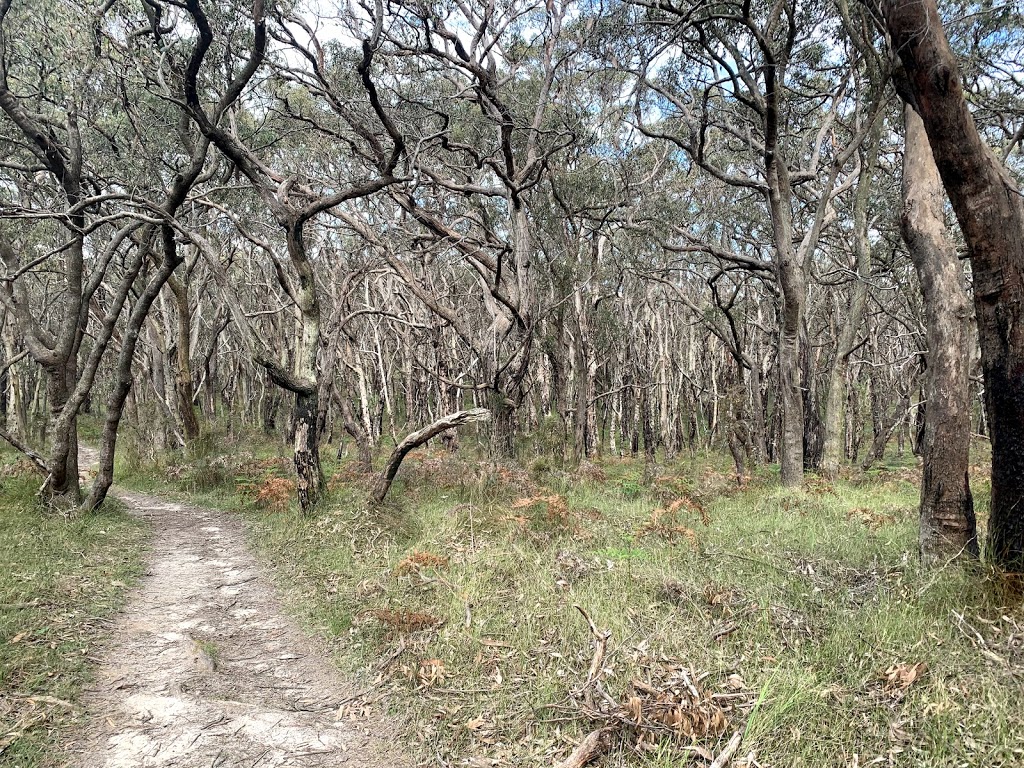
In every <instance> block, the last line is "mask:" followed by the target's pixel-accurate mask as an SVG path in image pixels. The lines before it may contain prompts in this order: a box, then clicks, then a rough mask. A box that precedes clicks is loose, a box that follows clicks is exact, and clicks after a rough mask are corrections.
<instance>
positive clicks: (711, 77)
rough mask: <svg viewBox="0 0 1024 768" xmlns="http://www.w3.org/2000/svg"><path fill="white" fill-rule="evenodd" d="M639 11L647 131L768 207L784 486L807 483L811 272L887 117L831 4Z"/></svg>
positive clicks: (640, 105)
mask: <svg viewBox="0 0 1024 768" xmlns="http://www.w3.org/2000/svg"><path fill="white" fill-rule="evenodd" d="M631 4H632V5H634V6H637V7H639V8H640V10H641V11H642V13H641V14H640V15H639V17H638V19H637V21H638V22H639V23H641V24H646V25H649V26H650V27H651V28H652V29H653V32H652V33H651V39H650V40H649V41H647V42H645V43H644V44H643V46H642V48H641V49H640V50H641V54H640V58H639V59H634V60H633V61H632V63H631V66H632V68H633V69H634V70H635V71H636V73H637V79H638V82H639V84H640V87H639V88H638V98H637V108H636V119H637V123H638V124H639V125H641V126H643V130H644V131H645V132H646V133H647V134H648V135H650V136H652V137H656V138H659V139H663V140H666V141H670V142H672V143H673V144H674V145H676V146H677V147H679V149H681V150H682V151H683V152H685V153H686V156H687V157H688V159H689V162H690V163H691V164H692V166H693V167H694V168H696V169H699V170H700V171H701V172H704V173H707V174H710V175H711V176H713V177H715V178H716V179H718V180H719V181H721V182H722V183H724V184H726V185H728V186H730V187H732V188H734V189H735V190H737V191H739V192H747V193H750V192H753V193H756V195H757V196H758V197H759V198H760V200H761V201H762V203H763V206H764V208H763V211H764V214H765V223H764V225H763V229H764V230H765V232H764V236H765V238H766V239H767V240H768V241H769V242H771V244H772V249H773V252H772V254H771V258H770V262H769V265H768V266H769V267H770V269H771V270H772V272H773V273H774V276H775V280H776V282H777V285H778V287H779V293H780V298H781V306H780V309H779V334H778V351H777V358H778V374H779V404H780V410H781V450H780V458H781V477H782V481H783V483H785V484H787V485H796V484H799V483H800V482H801V480H802V476H803V470H804V464H805V451H804V445H805V440H807V435H806V434H805V409H807V408H808V407H810V406H809V405H808V404H807V403H805V393H806V391H807V387H806V384H807V382H806V381H804V380H803V371H802V368H803V367H804V366H802V364H801V363H802V356H805V355H806V354H807V352H806V334H807V327H806V316H805V312H806V303H807V284H808V276H809V269H810V263H811V260H812V258H813V256H814V253H815V250H816V248H817V245H818V242H819V239H820V236H821V233H822V230H823V229H824V228H825V227H827V226H828V225H829V224H830V223H831V222H832V221H834V219H835V216H836V211H835V208H834V206H833V202H834V200H835V199H836V198H837V197H838V196H839V195H841V194H842V193H844V192H845V191H846V190H847V189H848V188H849V187H850V186H851V185H852V183H853V181H854V179H855V178H856V173H855V172H853V171H851V169H850V167H849V165H850V163H851V161H854V162H855V161H856V153H857V149H858V147H859V145H860V143H861V142H862V140H863V138H864V136H865V133H866V130H867V128H868V126H869V125H870V124H871V123H872V122H873V120H874V119H875V115H874V114H873V112H872V108H873V109H874V110H876V111H877V106H878V105H877V103H875V104H871V103H870V102H869V103H868V105H867V107H866V108H865V106H864V105H862V104H861V102H860V101H859V100H856V99H853V98H852V95H851V82H852V80H853V76H854V67H853V65H852V63H851V58H850V57H849V56H846V55H838V56H837V55H836V53H835V51H834V50H833V49H834V48H836V47H839V46H841V45H842V43H841V39H842V38H841V30H840V29H839V28H838V25H837V24H836V22H835V21H834V17H835V14H834V10H833V8H832V7H831V6H830V4H828V3H823V2H797V1H795V0H787V1H786V2H777V3H750V2H742V3H741V2H723V3H715V4H703V3H695V4H683V5H675V4H663V3H654V2H645V0H635V2H632V3H631ZM840 50H841V48H840ZM865 111H867V112H868V114H864V112H865ZM722 224H723V226H726V227H727V226H728V225H727V223H724V222H723V223H722ZM708 245H709V246H710V245H712V244H708ZM714 245H717V244H714ZM720 250H722V251H730V250H731V251H732V254H731V255H730V256H729V258H730V259H731V260H732V261H733V262H735V263H739V264H742V263H743V262H744V261H749V260H750V259H749V257H747V256H746V255H745V254H743V253H742V249H741V248H738V247H731V248H725V249H720ZM722 255H725V254H724V253H723V254H722ZM752 266H753V265H752ZM764 266H765V264H764V263H761V262H758V263H757V264H756V266H755V268H759V269H760V268H764Z"/></svg>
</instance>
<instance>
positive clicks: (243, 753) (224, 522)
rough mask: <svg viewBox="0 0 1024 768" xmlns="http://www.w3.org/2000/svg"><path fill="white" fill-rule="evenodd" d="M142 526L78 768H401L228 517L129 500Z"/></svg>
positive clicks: (77, 755) (92, 696)
mask: <svg viewBox="0 0 1024 768" xmlns="http://www.w3.org/2000/svg"><path fill="white" fill-rule="evenodd" d="M117 495H118V497H119V498H121V499H122V500H123V501H124V502H125V503H127V504H128V505H129V506H130V507H131V508H132V510H133V511H134V512H135V513H136V514H138V515H139V516H140V517H142V518H144V519H146V520H147V521H148V522H149V523H150V525H151V526H152V532H153V539H152V551H151V552H150V554H149V556H148V569H147V572H146V575H145V577H144V578H143V580H142V583H141V585H140V588H139V589H138V590H137V592H136V593H135V594H134V596H133V597H131V599H130V600H129V603H128V605H127V606H126V608H125V610H124V612H123V614H122V616H121V617H120V619H119V620H118V621H117V624H116V627H115V629H114V632H113V637H112V640H111V641H110V642H109V643H108V644H107V646H106V647H105V652H104V655H103V659H102V661H101V663H100V665H99V669H98V671H97V675H96V679H95V681H94V683H93V684H92V686H91V687H90V689H89V690H88V691H87V692H86V694H85V695H84V696H83V700H82V706H83V707H84V708H85V710H86V712H87V713H88V718H87V719H88V722H87V725H86V727H85V733H84V734H83V735H82V736H81V738H80V739H79V740H78V742H77V743H76V744H75V745H73V747H72V754H73V755H74V757H73V759H72V763H71V764H72V765H73V766H76V768H148V767H149V766H177V767H180V768H193V767H195V768H199V767H200V766H201V768H228V767H229V766H231V767H234V766H239V767H241V766H244V767H245V768H271V767H272V766H295V767H296V768H298V767H299V766H360V767H364V766H365V768H376V767H377V766H380V767H381V768H384V767H385V766H387V767H388V768H390V767H391V766H401V765H406V764H409V761H406V760H404V759H398V758H396V757H395V754H394V751H393V749H392V751H390V752H389V750H388V747H387V744H386V741H385V740H386V738H387V736H386V734H382V733H381V732H380V729H381V728H382V726H381V725H380V724H379V723H376V722H371V721H364V720H357V721H351V720H348V719H341V720H339V708H340V705H342V704H343V703H344V702H345V701H346V699H348V698H349V697H350V696H351V692H350V691H348V690H347V689H346V687H345V685H344V684H343V682H342V681H341V679H340V677H339V675H338V673H337V671H336V669H335V668H334V666H333V665H332V664H331V662H330V661H329V660H328V659H327V658H326V657H325V656H324V655H323V654H322V653H321V652H319V651H318V650H317V648H316V647H315V646H314V645H313V644H312V643H311V642H310V640H309V639H308V638H307V637H306V636H305V635H304V634H303V633H302V632H301V631H300V630H299V628H298V627H297V626H296V624H295V623H294V621H293V620H291V619H290V618H289V617H287V616H286V615H285V614H284V613H283V611H282V609H281V605H280V603H279V601H278V598H277V596H276V594H275V590H274V587H273V585H272V584H271V583H270V582H269V580H268V579H267V577H266V576H265V575H264V574H263V573H262V572H261V570H260V569H259V567H258V566H257V565H256V563H255V561H254V559H253V556H252V554H251V552H250V551H249V549H248V547H247V546H246V543H245V538H244V533H243V530H242V526H241V525H240V524H239V523H238V522H237V521H236V520H234V519H233V518H231V517H230V516H229V515H227V514H225V513H222V512H216V511H213V510H208V509H200V508H197V507H192V506H189V505H185V504H177V503H170V502H167V501H163V500H160V499H157V498H153V497H150V496H144V495H142V494H138V493H129V492H125V491H119V492H118V494H117Z"/></svg>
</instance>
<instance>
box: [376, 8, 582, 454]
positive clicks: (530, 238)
mask: <svg viewBox="0 0 1024 768" xmlns="http://www.w3.org/2000/svg"><path fill="white" fill-rule="evenodd" d="M393 8H394V13H393V16H392V17H390V18H389V21H388V24H387V25H386V28H387V39H388V45H389V47H390V49H391V50H392V51H393V52H394V56H395V58H394V60H395V61H398V62H401V61H404V62H406V64H407V67H406V69H404V70H403V72H404V74H405V77H406V79H407V80H408V81H412V80H413V78H417V79H419V80H420V82H421V83H423V85H422V86H421V87H419V88H418V89H416V90H415V91H414V92H412V93H409V95H408V98H409V99H411V100H413V101H414V102H415V103H416V105H417V107H418V109H419V110H420V116H419V123H420V125H421V126H423V127H424V131H423V133H424V134H425V135H423V136H422V137H421V138H420V140H419V141H418V142H416V144H415V149H412V148H411V149H410V161H411V163H412V166H413V168H414V174H413V176H412V178H411V179H410V180H409V181H408V182H407V183H405V184H403V185H401V186H396V187H394V188H393V189H392V190H391V191H390V195H391V198H392V200H393V201H394V202H395V204H396V205H397V206H398V208H399V209H400V210H401V211H402V212H403V214H404V217H405V219H406V221H408V222H411V223H413V224H414V225H415V226H416V227H417V228H418V229H419V234H412V233H410V234H412V236H413V238H414V239H417V240H418V242H419V243H420V247H421V248H425V249H428V250H431V252H437V251H443V250H450V251H451V252H453V253H455V254H457V255H458V257H460V258H461V259H462V260H463V261H464V264H465V266H466V268H467V269H468V271H469V273H470V274H471V275H472V279H473V280H474V281H475V283H476V295H477V297H478V298H479V300H480V302H481V303H482V307H481V310H482V311H477V312H475V313H474V314H475V315H476V316H475V317H474V316H465V315H463V316H460V315H459V313H458V311H457V310H455V309H454V308H453V307H452V306H451V305H450V304H448V303H446V302H445V301H444V299H443V298H442V297H436V296H430V295H429V294H430V291H429V288H428V287H427V286H426V285H425V284H424V283H423V282H422V281H420V282H419V283H418V284H416V281H417V278H415V277H414V276H413V274H412V272H411V271H410V270H409V269H408V268H407V265H403V264H401V263H399V261H397V260H396V259H395V258H392V259H391V261H392V264H393V266H394V268H395V269H396V272H397V273H398V274H399V275H400V276H402V277H403V279H405V280H407V281H408V282H409V283H410V285H409V288H410V290H411V291H412V292H413V293H414V294H416V295H417V296H418V297H419V298H420V299H421V300H422V301H424V303H425V304H426V306H428V307H429V308H430V309H431V311H433V312H434V313H435V314H436V315H437V316H438V318H439V319H440V320H441V321H442V322H445V323H447V324H450V325H451V326H452V328H454V329H455V332H456V334H457V335H458V337H459V339H460V342H461V343H462V344H463V345H464V346H465V347H466V348H467V350H468V351H469V352H470V354H471V355H472V357H473V359H474V361H475V362H476V364H477V365H479V369H480V370H479V377H478V380H477V381H476V382H475V385H474V388H476V389H477V390H478V391H482V392H485V393H486V396H487V399H488V405H489V406H490V408H491V410H492V413H493V447H494V449H495V451H496V452H498V453H499V454H501V455H506V456H510V455H512V454H513V452H514V450H515V432H516V418H517V415H516V414H517V410H518V409H519V407H520V406H521V405H522V404H523V402H524V398H525V394H526V386H527V379H528V375H529V373H530V368H531V362H532V360H533V357H534V355H533V349H534V343H535V338H536V333H537V329H538V327H539V323H540V322H541V319H542V316H543V314H544V308H543V307H542V306H541V305H540V301H541V299H542V294H541V293H540V291H539V290H538V279H539V278H538V274H537V272H538V270H537V268H536V265H535V260H536V253H537V246H536V243H535V237H536V236H535V232H534V225H533V223H532V219H531V214H530V212H531V209H532V207H533V205H534V202H535V198H536V196H537V190H538V189H539V188H540V187H541V186H542V185H543V184H544V183H545V182H546V180H547V178H548V168H549V165H550V163H551V162H552V160H553V158H555V157H556V156H557V155H558V154H559V153H560V152H562V151H563V150H564V149H565V148H566V147H567V146H568V145H569V144H571V143H572V142H573V141H574V136H573V133H572V131H571V129H569V128H568V127H567V126H566V125H565V121H564V120H563V119H562V109H561V105H562V103H563V101H564V99H565V92H564V91H565V87H566V85H567V83H566V81H564V80H563V77H562V76H563V75H564V74H565V73H566V72H567V70H568V68H569V67H570V66H571V62H572V60H573V57H574V56H575V55H576V53H577V51H578V48H579V38H578V35H579V31H571V30H570V29H569V28H568V27H567V24H568V21H569V20H570V19H571V15H572V11H573V8H574V3H572V2H566V1H564V0H559V1H558V2H549V3H547V4H546V6H545V7H544V8H543V9H540V8H537V7H536V6H535V5H534V4H532V3H524V2H512V3H498V2H495V1H494V0H490V1H489V2H486V3H483V4H480V5H479V6H473V5H470V4H462V3H460V4H456V5H452V4H447V3H431V2H428V3H419V2H417V3H412V2H410V3H404V2H403V3H396V4H394V5H393ZM408 144H409V146H410V147H412V146H413V143H412V142H411V141H410V142H408ZM392 220H393V217H392ZM357 226H358V224H357ZM363 226H365V222H363Z"/></svg>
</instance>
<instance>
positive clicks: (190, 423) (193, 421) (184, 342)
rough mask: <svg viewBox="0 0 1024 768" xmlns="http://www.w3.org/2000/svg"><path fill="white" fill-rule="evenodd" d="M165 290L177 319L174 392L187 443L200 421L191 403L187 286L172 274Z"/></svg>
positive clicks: (189, 316)
mask: <svg viewBox="0 0 1024 768" xmlns="http://www.w3.org/2000/svg"><path fill="white" fill-rule="evenodd" d="M167 287H168V288H170V289H171V293H172V294H174V307H175V310H176V312H177V319H178V338H177V344H176V354H177V370H176V371H175V375H174V392H175V396H176V399H177V405H178V416H179V417H180V418H181V430H182V433H183V434H184V435H185V439H186V440H195V439H196V438H197V437H199V420H198V418H196V408H195V404H194V403H193V396H194V394H195V391H194V390H193V388H192V312H191V310H190V309H189V306H188V285H187V283H185V282H183V281H179V280H176V279H175V278H174V276H173V275H171V277H170V278H169V279H168V280H167Z"/></svg>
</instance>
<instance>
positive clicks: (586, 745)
mask: <svg viewBox="0 0 1024 768" xmlns="http://www.w3.org/2000/svg"><path fill="white" fill-rule="evenodd" d="M615 730H616V729H614V728H598V729H597V730H596V731H591V732H590V733H588V734H587V735H586V737H585V738H584V739H583V741H581V742H580V744H579V746H578V747H576V749H574V750H573V751H572V754H571V755H569V756H568V757H567V758H565V760H563V761H562V762H560V763H558V765H556V766H555V768H583V766H584V765H586V764H587V763H590V762H592V761H594V760H596V759H597V758H599V757H600V756H601V755H603V754H605V753H606V752H607V751H608V750H610V749H611V748H612V734H613V733H614V732H615Z"/></svg>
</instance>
